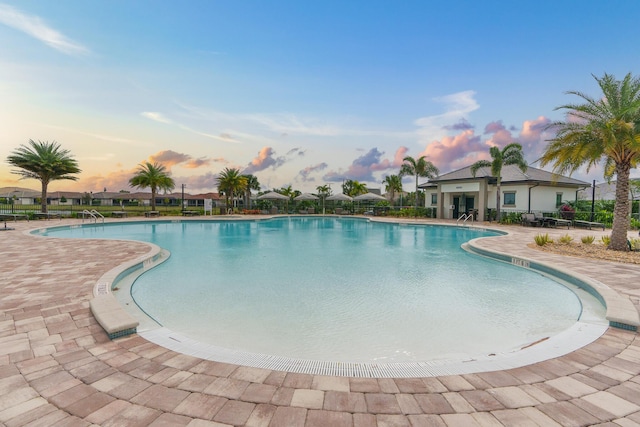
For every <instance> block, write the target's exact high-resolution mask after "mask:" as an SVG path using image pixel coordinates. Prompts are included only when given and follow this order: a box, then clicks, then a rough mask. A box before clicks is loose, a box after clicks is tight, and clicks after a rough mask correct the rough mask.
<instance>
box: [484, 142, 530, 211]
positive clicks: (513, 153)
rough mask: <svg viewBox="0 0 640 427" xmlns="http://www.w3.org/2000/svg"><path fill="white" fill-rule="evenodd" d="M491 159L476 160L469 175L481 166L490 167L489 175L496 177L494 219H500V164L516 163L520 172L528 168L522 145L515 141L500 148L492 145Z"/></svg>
mask: <svg viewBox="0 0 640 427" xmlns="http://www.w3.org/2000/svg"><path fill="white" fill-rule="evenodd" d="M489 154H490V155H491V161H489V160H478V161H477V162H475V163H474V164H472V165H471V175H473V176H474V177H475V176H476V173H478V170H479V169H481V168H491V176H493V177H495V178H496V219H497V220H498V221H500V183H501V182H502V166H506V165H516V166H518V168H520V170H521V171H522V172H526V171H527V169H528V165H527V162H526V161H525V159H524V154H523V153H522V145H520V144H518V143H517V142H512V143H511V144H507V145H505V146H504V148H503V149H502V150H501V149H500V148H499V147H496V146H493V147H491V148H490V149H489Z"/></svg>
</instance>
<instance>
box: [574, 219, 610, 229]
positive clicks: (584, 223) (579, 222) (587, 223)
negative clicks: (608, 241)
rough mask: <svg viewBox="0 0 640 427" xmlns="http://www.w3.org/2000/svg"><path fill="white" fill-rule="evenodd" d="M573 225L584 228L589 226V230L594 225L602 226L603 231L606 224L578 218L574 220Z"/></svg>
mask: <svg viewBox="0 0 640 427" xmlns="http://www.w3.org/2000/svg"><path fill="white" fill-rule="evenodd" d="M573 225H575V226H576V227H584V228H587V229H589V230H591V229H592V228H594V227H596V228H602V231H604V224H603V223H601V222H593V221H582V220H578V219H576V220H574V221H573Z"/></svg>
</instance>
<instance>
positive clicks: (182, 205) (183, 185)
mask: <svg viewBox="0 0 640 427" xmlns="http://www.w3.org/2000/svg"><path fill="white" fill-rule="evenodd" d="M184 187H186V184H182V200H181V202H180V212H181V213H182V215H184Z"/></svg>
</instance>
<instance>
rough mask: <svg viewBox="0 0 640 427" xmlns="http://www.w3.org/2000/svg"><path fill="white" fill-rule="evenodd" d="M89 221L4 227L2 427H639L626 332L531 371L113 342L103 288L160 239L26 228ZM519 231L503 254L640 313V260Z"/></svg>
mask: <svg viewBox="0 0 640 427" xmlns="http://www.w3.org/2000/svg"><path fill="white" fill-rule="evenodd" d="M78 222H79V220H62V221H58V220H54V221H50V222H45V221H31V222H17V223H13V222H11V223H8V225H9V226H11V227H14V228H15V230H12V231H2V232H0V255H1V257H0V426H3V427H4V426H7V427H19V426H76V425H77V426H88V425H101V426H147V425H150V426H191V427H196V426H197V427H200V426H203V427H204V426H212V427H213V426H253V427H257V426H269V427H280V426H282V427H292V426H307V427H311V426H323V427H324V426H336V427H340V426H345V427H365V426H379V427H383V426H410V427H419V426H420V427H422V426H449V427H453V426H465V427H467V426H502V425H504V426H557V425H562V426H581V425H603V426H605V425H606V426H640V341H639V340H638V335H637V333H635V332H629V331H624V330H620V329H614V328H609V329H608V331H607V332H606V333H605V334H604V335H603V336H602V337H601V338H599V339H597V340H596V341H595V342H593V343H592V344H589V345H587V346H585V347H583V348H581V349H579V350H577V351H575V352H573V353H570V354H567V355H565V356H562V357H558V358H555V359H552V360H547V361H544V362H539V363H535V364H533V365H529V366H525V367H521V368H516V369H511V370H506V371H495V372H484V373H477V374H465V375H451V376H446V377H429V378H402V379H389V378H381V379H375V378H342V377H336V378H333V377H321V376H314V375H307V374H296V373H287V372H280V371H269V370H264V369H259V368H251V367H244V366H236V365H229V364H223V363H218V362H212V361H207V360H202V359H198V358H195V357H191V356H186V355H182V354H178V353H175V352H173V351H170V350H167V349H165V348H162V347H159V346H158V345H156V344H152V343H150V342H148V341H146V340H144V339H143V338H141V337H140V336H137V335H133V336H130V337H127V338H122V339H118V340H115V341H109V340H108V338H107V336H106V334H105V332H104V331H103V330H102V328H101V327H100V326H99V325H98V324H97V323H96V321H95V320H94V318H93V316H92V315H91V312H90V310H89V300H90V298H91V295H92V290H93V286H94V285H95V283H96V281H97V280H98V278H99V277H100V276H101V275H102V274H104V273H105V272H107V271H108V270H110V269H112V268H114V267H116V266H117V265H119V264H121V263H123V262H125V261H127V260H131V259H132V258H135V257H137V256H140V255H142V254H144V253H146V252H147V251H148V247H147V246H146V245H144V244H140V243H123V242H117V241H98V240H82V241H77V240H76V241H74V240H67V239H51V238H42V237H38V236H32V235H28V234H26V233H24V231H25V230H29V229H33V228H35V227H38V226H45V225H47V226H52V225H60V224H75V223H78ZM507 229H508V230H509V231H510V232H511V234H510V235H509V236H505V237H501V238H500V239H499V241H500V243H499V247H500V250H501V251H504V252H506V253H510V254H513V255H518V256H520V257H525V258H529V259H532V260H538V261H542V262H545V263H549V264H553V265H555V266H558V267H561V268H563V269H564V270H571V271H574V272H576V273H579V274H581V275H586V276H589V277H591V278H593V279H595V280H598V281H600V282H602V283H604V284H606V285H608V286H609V287H611V288H613V289H615V290H616V291H617V292H618V293H620V294H622V295H625V296H628V297H629V298H631V300H632V301H633V303H634V304H635V305H636V307H638V305H639V303H638V302H639V301H640V265H623V264H614V263H608V262H603V261H594V260H587V259H579V258H571V257H562V256H558V255H553V254H549V253H543V252H540V251H536V250H533V249H531V248H528V247H527V244H528V243H531V242H533V236H534V235H535V234H537V233H538V232H539V231H540V230H539V229H533V228H525V227H520V226H512V227H508V228H507ZM547 231H548V232H549V233H550V234H551V235H556V236H559V235H564V234H567V233H569V234H571V235H572V236H573V237H574V238H576V239H578V238H579V236H581V235H596V236H599V235H601V234H602V233H601V232H597V231H589V230H570V231H567V230H545V232H547ZM479 244H480V245H486V247H488V248H492V247H493V246H496V240H495V239H493V240H491V239H485V240H484V241H481V243H479Z"/></svg>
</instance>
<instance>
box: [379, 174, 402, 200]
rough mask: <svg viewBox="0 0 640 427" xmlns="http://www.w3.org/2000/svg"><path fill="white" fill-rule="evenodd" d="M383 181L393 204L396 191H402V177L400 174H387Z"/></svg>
mask: <svg viewBox="0 0 640 427" xmlns="http://www.w3.org/2000/svg"><path fill="white" fill-rule="evenodd" d="M382 183H383V184H385V186H384V191H386V193H387V194H388V195H389V200H390V201H391V203H392V204H393V201H394V200H395V198H396V193H402V178H400V176H399V175H387V176H385V177H384V181H382Z"/></svg>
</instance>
